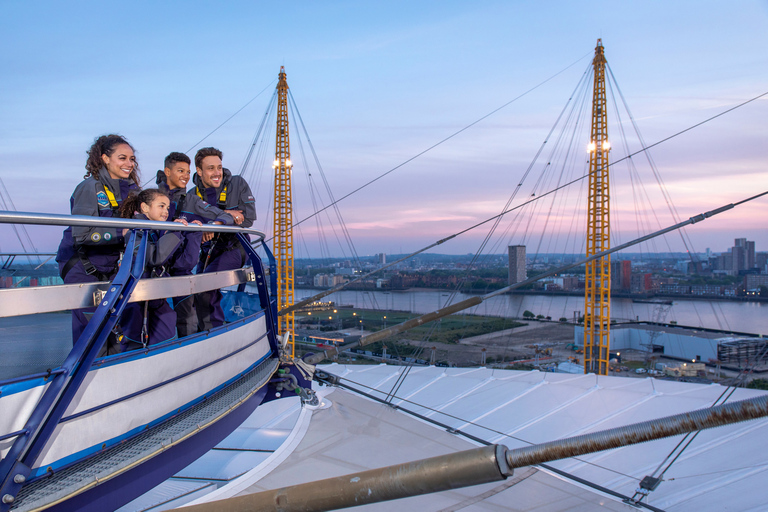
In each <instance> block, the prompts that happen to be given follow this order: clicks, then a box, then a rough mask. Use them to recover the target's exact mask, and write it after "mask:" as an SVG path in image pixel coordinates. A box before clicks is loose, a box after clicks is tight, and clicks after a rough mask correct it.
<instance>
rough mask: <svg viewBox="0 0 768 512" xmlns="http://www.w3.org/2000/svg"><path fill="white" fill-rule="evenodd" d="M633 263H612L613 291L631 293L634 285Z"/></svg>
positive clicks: (619, 261) (627, 261) (621, 261)
mask: <svg viewBox="0 0 768 512" xmlns="http://www.w3.org/2000/svg"><path fill="white" fill-rule="evenodd" d="M631 280H632V262H631V261H629V260H615V261H611V290H622V291H629V288H630V285H631V284H632V281H631Z"/></svg>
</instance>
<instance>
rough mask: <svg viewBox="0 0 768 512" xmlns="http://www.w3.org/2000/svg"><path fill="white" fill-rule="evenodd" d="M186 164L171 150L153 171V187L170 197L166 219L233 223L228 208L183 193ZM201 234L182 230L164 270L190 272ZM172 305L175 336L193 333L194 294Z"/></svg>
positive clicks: (184, 158)
mask: <svg viewBox="0 0 768 512" xmlns="http://www.w3.org/2000/svg"><path fill="white" fill-rule="evenodd" d="M189 164H190V160H189V157H188V156H187V155H185V154H184V153H178V152H176V151H174V152H173V153H171V154H169V155H168V156H167V157H165V163H164V169H163V170H162V171H157V179H156V182H157V187H158V188H159V189H160V190H161V191H163V192H164V193H166V194H168V197H169V198H170V200H171V204H170V207H169V208H168V220H176V219H185V220H186V221H187V222H189V223H194V224H200V225H202V224H203V223H206V224H225V225H227V226H231V225H233V224H234V223H235V221H234V218H233V216H232V215H231V213H230V212H225V211H223V210H221V209H219V208H217V207H216V206H212V205H210V204H208V203H207V202H206V201H203V200H202V199H200V198H199V197H198V196H197V195H196V194H194V193H193V194H187V183H189V178H190V169H189ZM238 215H239V214H238ZM202 236H203V233H199V232H195V233H192V232H187V231H185V232H183V242H182V243H183V245H182V248H181V250H179V251H178V252H177V255H178V256H177V257H176V258H175V259H174V260H173V261H171V262H169V264H168V267H169V268H168V271H169V273H170V274H171V275H172V276H188V275H191V274H192V269H193V268H195V265H197V262H198V260H199V255H200V244H201V242H202ZM173 309H174V310H175V311H176V331H177V332H178V335H179V338H183V337H185V336H189V335H190V334H194V333H196V332H197V327H198V319H197V314H196V312H195V300H194V297H193V296H192V295H186V296H181V297H174V298H173Z"/></svg>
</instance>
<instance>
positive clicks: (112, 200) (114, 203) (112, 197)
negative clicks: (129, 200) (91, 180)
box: [104, 187, 120, 208]
mask: <svg viewBox="0 0 768 512" xmlns="http://www.w3.org/2000/svg"><path fill="white" fill-rule="evenodd" d="M104 193H106V194H107V199H109V204H111V205H112V208H117V207H118V206H120V205H119V204H117V199H115V194H113V193H112V191H111V190H109V189H108V188H107V187H104Z"/></svg>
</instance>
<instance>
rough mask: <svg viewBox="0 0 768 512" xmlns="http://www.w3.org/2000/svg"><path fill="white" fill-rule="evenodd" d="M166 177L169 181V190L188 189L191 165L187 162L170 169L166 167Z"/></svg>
mask: <svg viewBox="0 0 768 512" xmlns="http://www.w3.org/2000/svg"><path fill="white" fill-rule="evenodd" d="M164 172H165V177H166V178H167V180H168V188H170V189H171V190H173V189H176V188H183V189H186V188H187V183H189V164H188V163H186V162H176V163H174V164H173V167H171V168H170V169H169V168H168V167H166V168H165V169H164Z"/></svg>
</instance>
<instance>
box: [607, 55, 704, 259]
mask: <svg viewBox="0 0 768 512" xmlns="http://www.w3.org/2000/svg"><path fill="white" fill-rule="evenodd" d="M606 66H607V67H608V73H609V74H610V76H611V79H612V80H613V82H614V83H615V84H616V90H617V91H618V92H619V97H620V98H621V101H622V103H623V104H624V108H625V109H626V111H627V115H629V119H630V121H631V122H632V127H633V128H634V129H635V134H636V135H637V137H638V140H639V141H640V144H641V145H645V140H644V137H643V135H642V133H641V132H640V128H639V126H638V125H637V122H636V121H635V117H634V116H633V115H632V112H631V111H630V110H629V104H628V103H627V100H626V99H625V98H624V93H622V92H621V88H620V87H619V83H618V82H617V81H616V77H615V76H614V74H613V70H612V69H611V67H610V66H609V65H607V63H606ZM645 156H646V159H647V160H648V164H649V165H650V166H651V171H652V172H653V175H654V176H655V177H656V181H657V183H658V184H659V188H660V190H661V193H662V195H663V196H664V199H665V201H666V202H667V207H668V208H669V210H670V213H671V214H672V219H673V220H675V221H679V219H680V214H679V213H678V211H677V208H676V207H675V203H674V202H673V201H672V196H671V195H670V194H669V191H668V190H667V187H666V185H665V184H664V180H663V179H662V178H661V174H659V172H658V167H657V166H656V162H655V161H654V160H653V156H652V155H651V154H650V153H649V152H647V153H645ZM680 237H681V238H682V240H683V244H684V245H685V248H686V249H688V244H686V241H685V238H686V237H688V235H687V233H686V232H685V230H681V231H680ZM688 242H689V243H690V242H691V240H690V237H688ZM691 247H693V245H691ZM690 254H691V258H694V256H693V255H694V254H695V251H691V252H690ZM694 261H695V260H694Z"/></svg>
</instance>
